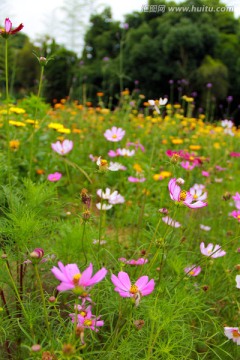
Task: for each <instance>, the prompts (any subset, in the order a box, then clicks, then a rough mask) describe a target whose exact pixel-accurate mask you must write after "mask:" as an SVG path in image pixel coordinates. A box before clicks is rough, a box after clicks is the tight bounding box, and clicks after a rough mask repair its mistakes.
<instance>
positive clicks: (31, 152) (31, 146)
mask: <svg viewBox="0 0 240 360" xmlns="http://www.w3.org/2000/svg"><path fill="white" fill-rule="evenodd" d="M43 74H44V66H41V73H40V79H39V85H38V93H37V99H40V96H41V92H42V83H43ZM38 106H39V104H38V102H37V103H36V108H35V113H34V120H36V117H37V111H38ZM34 134H35V127H34V126H33V130H32V135H31V144H30V159H29V171H28V173H29V178H30V179H31V175H32V158H33V145H34Z"/></svg>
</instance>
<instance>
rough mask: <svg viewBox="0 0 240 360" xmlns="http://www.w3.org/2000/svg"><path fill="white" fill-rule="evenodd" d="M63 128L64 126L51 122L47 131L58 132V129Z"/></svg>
mask: <svg viewBox="0 0 240 360" xmlns="http://www.w3.org/2000/svg"><path fill="white" fill-rule="evenodd" d="M63 127H64V126H63V125H62V124H59V123H54V122H51V123H50V124H48V128H49V129H54V130H59V129H61V128H63Z"/></svg>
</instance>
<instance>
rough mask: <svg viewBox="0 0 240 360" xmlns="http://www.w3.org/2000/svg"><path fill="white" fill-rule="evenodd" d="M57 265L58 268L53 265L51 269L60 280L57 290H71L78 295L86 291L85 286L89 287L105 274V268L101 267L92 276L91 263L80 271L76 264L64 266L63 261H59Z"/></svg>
mask: <svg viewBox="0 0 240 360" xmlns="http://www.w3.org/2000/svg"><path fill="white" fill-rule="evenodd" d="M58 267H59V268H57V267H56V266H54V267H53V268H52V270H51V271H52V273H53V275H54V276H55V277H56V278H57V279H58V280H59V281H61V284H60V285H58V286H57V290H58V291H68V290H73V291H75V292H76V293H78V295H79V296H80V295H81V293H83V292H85V291H86V288H87V287H91V286H93V285H94V284H97V283H98V282H100V281H101V280H103V278H104V277H105V276H106V274H107V270H106V269H105V268H102V269H101V270H99V271H98V272H97V273H96V274H95V275H93V277H92V272H93V266H92V264H91V263H90V265H89V267H88V268H87V269H85V270H84V271H83V272H82V273H81V272H80V270H79V268H78V266H77V264H68V265H66V266H64V265H63V263H62V262H60V261H59V262H58Z"/></svg>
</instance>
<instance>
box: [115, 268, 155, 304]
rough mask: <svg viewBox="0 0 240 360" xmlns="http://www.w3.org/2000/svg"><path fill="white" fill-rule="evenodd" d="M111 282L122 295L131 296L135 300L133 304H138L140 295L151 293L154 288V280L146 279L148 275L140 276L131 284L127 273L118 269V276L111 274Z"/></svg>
mask: <svg viewBox="0 0 240 360" xmlns="http://www.w3.org/2000/svg"><path fill="white" fill-rule="evenodd" d="M111 280H112V283H113V284H114V285H115V289H114V290H115V291H117V292H118V293H119V295H120V296H122V297H131V298H133V299H134V300H135V305H136V306H138V305H139V302H140V300H141V297H142V296H146V295H149V294H151V292H153V290H154V286H155V283H154V280H153V279H151V280H150V281H148V276H141V277H140V278H139V279H138V280H137V281H136V282H135V284H133V285H132V284H131V281H130V278H129V276H128V274H127V273H126V272H124V271H120V272H119V273H118V276H116V275H114V274H112V276H111Z"/></svg>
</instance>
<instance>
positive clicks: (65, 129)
mask: <svg viewBox="0 0 240 360" xmlns="http://www.w3.org/2000/svg"><path fill="white" fill-rule="evenodd" d="M57 132H59V133H61V134H70V133H71V130H70V129H67V128H64V127H62V128H59V129H57Z"/></svg>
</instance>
